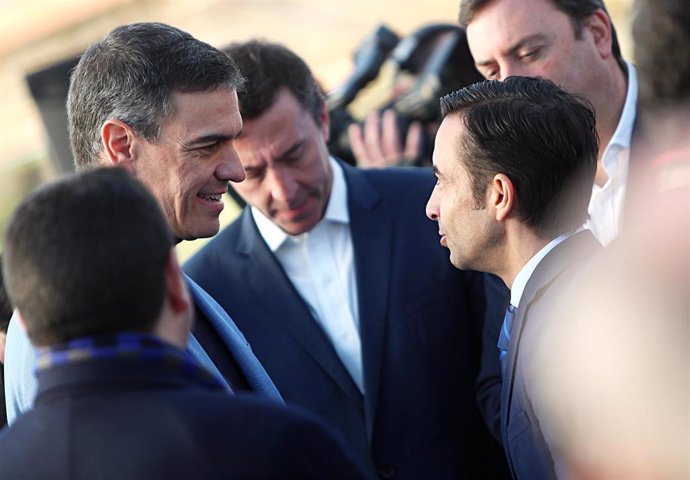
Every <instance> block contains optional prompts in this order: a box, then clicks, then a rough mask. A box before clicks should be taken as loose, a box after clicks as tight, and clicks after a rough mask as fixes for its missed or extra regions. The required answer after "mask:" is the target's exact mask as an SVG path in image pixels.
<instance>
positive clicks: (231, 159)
mask: <svg viewBox="0 0 690 480" xmlns="http://www.w3.org/2000/svg"><path fill="white" fill-rule="evenodd" d="M216 177H218V179H220V180H222V181H224V182H228V181H230V182H241V181H243V180H244V179H245V178H246V175H245V173H244V167H242V163H241V162H240V157H239V156H238V155H237V151H236V150H235V148H234V147H232V146H230V147H229V148H228V151H227V152H226V153H225V155H224V156H223V158H222V159H221V161H220V163H219V164H218V166H217V167H216Z"/></svg>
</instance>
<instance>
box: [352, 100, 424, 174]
mask: <svg viewBox="0 0 690 480" xmlns="http://www.w3.org/2000/svg"><path fill="white" fill-rule="evenodd" d="M347 136H348V138H349V140H350V147H351V148H352V153H353V155H354V156H355V160H356V161H357V165H358V166H360V167H363V168H385V167H389V166H391V165H409V164H411V163H412V162H413V161H414V159H415V158H417V157H418V156H419V155H420V154H421V148H422V124H421V123H419V122H412V123H411V124H410V128H409V129H408V131H407V141H406V142H405V147H404V148H403V146H402V141H401V139H400V132H399V131H398V125H397V118H396V114H395V112H394V111H393V110H390V109H389V110H386V111H385V112H383V115H380V114H379V112H378V111H373V112H371V113H370V114H369V115H367V118H366V119H365V120H364V128H362V127H361V126H360V125H358V124H356V123H353V124H351V125H350V126H349V127H348V128H347Z"/></svg>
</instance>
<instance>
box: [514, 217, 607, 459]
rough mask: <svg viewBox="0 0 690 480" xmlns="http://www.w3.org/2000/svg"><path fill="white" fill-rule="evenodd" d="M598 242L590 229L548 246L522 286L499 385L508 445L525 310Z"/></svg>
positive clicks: (591, 253) (591, 250)
mask: <svg viewBox="0 0 690 480" xmlns="http://www.w3.org/2000/svg"><path fill="white" fill-rule="evenodd" d="M600 249H602V247H601V245H600V244H599V242H597V240H596V239H595V238H594V235H592V232H590V231H589V230H583V231H581V232H578V233H576V234H574V235H572V236H571V237H569V238H567V239H565V240H564V241H563V242H562V243H560V244H559V245H557V246H556V247H555V248H554V249H553V250H551V251H550V252H549V253H548V254H547V255H546V256H545V257H544V258H543V259H542V261H541V262H539V265H537V268H536V269H535V270H534V272H533V273H532V276H531V277H530V279H529V280H528V282H527V285H525V290H524V292H523V293H522V298H521V299H520V307H519V308H518V309H517V311H516V312H515V319H514V320H513V326H512V329H511V336H510V346H509V348H508V365H507V366H506V378H504V379H503V382H502V388H501V430H502V432H503V433H502V435H503V442H504V445H505V446H506V448H507V441H506V440H507V436H506V435H507V428H508V418H509V415H510V406H511V405H510V403H511V400H512V396H513V385H514V375H515V368H516V365H517V359H518V355H519V349H520V337H521V336H522V332H523V329H524V326H525V313H526V312H527V310H528V308H529V305H530V303H531V302H532V301H533V300H534V299H535V297H536V296H537V295H538V294H539V293H540V292H541V291H542V290H544V289H545V288H548V286H549V285H550V284H551V283H552V282H553V281H554V280H556V278H558V276H559V275H560V274H561V273H563V272H564V271H566V270H567V269H568V268H569V267H571V266H573V265H574V264H576V263H578V262H579V261H581V260H583V259H585V258H587V257H590V256H592V255H593V254H594V253H595V252H596V251H597V250H600Z"/></svg>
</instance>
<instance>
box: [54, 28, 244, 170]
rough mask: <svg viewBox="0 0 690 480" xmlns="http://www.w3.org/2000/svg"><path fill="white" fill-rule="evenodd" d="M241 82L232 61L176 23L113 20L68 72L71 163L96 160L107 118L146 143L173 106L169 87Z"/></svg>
mask: <svg viewBox="0 0 690 480" xmlns="http://www.w3.org/2000/svg"><path fill="white" fill-rule="evenodd" d="M241 85H242V76H241V75H240V73H239V71H238V69H237V67H236V66H235V64H234V63H233V62H232V60H230V59H228V58H227V56H226V55H224V54H223V53H222V52H220V51H219V50H217V49H216V48H214V47H212V46H210V45H208V44H206V43H204V42H202V41H200V40H197V39H195V38H194V37H192V36H191V35H190V34H188V33H186V32H183V31H182V30H179V29H177V28H174V27H171V26H169V25H164V24H161V23H135V24H131V25H123V26H120V27H117V28H116V29H114V30H113V31H112V32H110V33H109V34H108V35H107V36H106V37H105V38H104V39H103V40H101V41H100V42H98V43H96V44H94V45H91V46H90V47H89V48H88V49H87V50H86V52H85V53H84V54H83V55H82V57H81V59H80V60H79V63H78V64H77V66H76V68H75V69H74V71H73V73H72V77H71V80H70V87H69V93H68V96H67V116H68V120H69V133H70V140H71V144H72V153H73V155H74V161H75V165H76V167H77V169H85V168H94V167H97V166H100V163H101V161H100V155H101V150H102V145H101V138H100V128H101V127H102V125H103V123H104V122H105V121H106V120H108V119H110V118H112V119H116V120H120V121H122V122H124V123H126V124H127V125H129V126H130V127H132V128H133V129H134V131H135V132H136V133H137V134H138V135H141V136H142V137H143V138H145V139H146V140H148V141H150V142H153V141H156V140H158V138H159V136H160V132H161V128H162V125H163V124H164V122H165V121H167V120H168V119H169V118H170V116H171V115H173V113H174V103H173V94H174V93H175V92H201V91H208V90H213V89H216V88H219V87H225V88H229V89H238V88H240V87H241Z"/></svg>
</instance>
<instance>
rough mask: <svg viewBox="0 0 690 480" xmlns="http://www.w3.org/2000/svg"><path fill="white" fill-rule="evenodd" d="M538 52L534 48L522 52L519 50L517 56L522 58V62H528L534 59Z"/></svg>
mask: <svg viewBox="0 0 690 480" xmlns="http://www.w3.org/2000/svg"><path fill="white" fill-rule="evenodd" d="M538 54H539V49H538V48H535V49H532V50H526V51H524V52H521V53H520V55H518V58H519V59H520V60H522V61H523V62H529V61H531V60H534V59H535V58H536V57H537V55H538Z"/></svg>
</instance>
